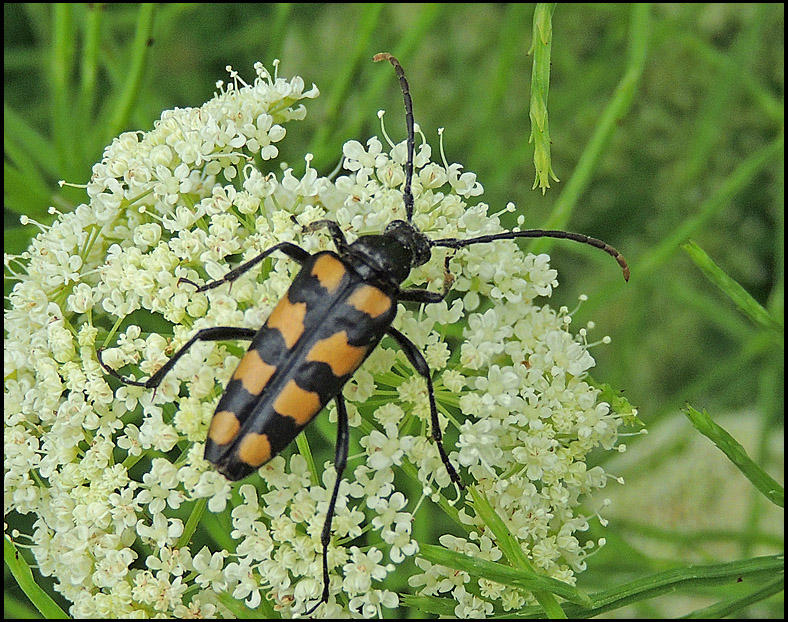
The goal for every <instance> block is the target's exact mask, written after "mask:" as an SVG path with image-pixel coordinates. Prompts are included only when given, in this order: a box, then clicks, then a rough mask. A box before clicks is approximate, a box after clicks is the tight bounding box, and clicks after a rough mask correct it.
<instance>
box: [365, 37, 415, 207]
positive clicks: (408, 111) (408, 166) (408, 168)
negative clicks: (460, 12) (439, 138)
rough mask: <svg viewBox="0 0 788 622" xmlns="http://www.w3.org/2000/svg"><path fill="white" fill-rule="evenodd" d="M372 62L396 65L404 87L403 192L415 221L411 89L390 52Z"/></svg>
mask: <svg viewBox="0 0 788 622" xmlns="http://www.w3.org/2000/svg"><path fill="white" fill-rule="evenodd" d="M372 60H373V61H375V62H376V63H377V62H378V61H381V60H387V61H389V62H390V63H391V64H392V65H394V71H395V72H396V73H397V77H398V78H399V84H400V87H402V97H403V98H404V99H405V124H406V125H407V126H408V161H407V162H406V163H405V188H404V189H403V191H402V198H403V199H404V201H405V213H406V214H407V216H408V222H410V221H411V220H412V219H413V193H412V192H411V189H410V186H411V182H412V181H413V151H414V146H415V144H416V140H415V138H414V129H413V125H414V123H413V100H412V99H411V97H410V87H409V86H408V81H407V79H406V78H405V70H404V69H403V68H402V65H400V64H399V61H398V60H397V58H396V57H395V56H392V55H391V54H389V53H388V52H381V53H380V54H375V56H373V57H372Z"/></svg>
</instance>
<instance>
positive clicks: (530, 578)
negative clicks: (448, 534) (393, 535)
mask: <svg viewBox="0 0 788 622" xmlns="http://www.w3.org/2000/svg"><path fill="white" fill-rule="evenodd" d="M419 555H420V556H421V557H423V558H424V559H426V560H427V561H429V562H432V563H433V564H440V565H441V566H448V567H449V568H455V569H457V570H462V571H463V572H467V573H468V574H469V575H471V576H472V577H475V578H479V579H488V580H490V581H495V582H496V583H502V584H504V585H511V586H512V587H517V588H520V589H523V590H528V591H529V592H533V593H537V592H543V593H544V592H548V593H549V594H550V596H552V595H553V594H555V595H557V596H560V597H561V598H564V599H566V600H568V601H569V602H573V603H576V604H579V605H581V606H586V607H589V606H591V605H592V601H591V599H590V598H589V597H588V596H587V595H586V594H583V593H582V592H580V590H578V589H577V588H575V587H574V586H573V585H569V584H568V583H564V582H563V581H558V580H557V579H553V578H551V577H545V576H542V575H538V574H535V573H531V572H528V571H527V570H521V569H518V568H512V567H511V566H506V565H504V564H499V563H497V562H491V561H487V560H484V559H479V558H477V557H471V556H470V555H465V554H464V553H458V552H457V551H450V550H448V549H445V548H443V547H441V546H435V545H434V544H422V545H421V546H420V547H419Z"/></svg>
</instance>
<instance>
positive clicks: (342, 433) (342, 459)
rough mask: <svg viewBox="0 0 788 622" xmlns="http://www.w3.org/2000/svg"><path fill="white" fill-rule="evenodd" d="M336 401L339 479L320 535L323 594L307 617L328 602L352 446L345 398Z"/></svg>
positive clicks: (335, 462) (337, 471)
mask: <svg viewBox="0 0 788 622" xmlns="http://www.w3.org/2000/svg"><path fill="white" fill-rule="evenodd" d="M334 401H335V402H336V404H337V445H336V452H335V454H334V470H335V471H336V473H337V478H336V480H335V481H334V491H333V492H332V493H331V501H329V503H328V511H327V512H326V520H325V522H324V523H323V533H322V534H321V535H320V543H321V544H322V545H323V594H322V595H321V597H320V600H319V601H318V602H317V604H316V605H314V606H312V607H311V608H310V609H309V611H307V612H306V613H305V614H304V615H306V616H308V615H309V614H311V613H312V612H313V611H314V610H315V609H317V608H318V607H319V606H320V604H321V603H327V602H328V543H329V542H330V541H331V522H332V521H333V520H334V509H335V507H336V503H337V495H339V484H340V482H341V481H342V473H343V472H344V471H345V466H346V465H347V453H348V446H349V444H350V435H349V433H348V421H347V420H348V416H347V409H346V408H345V398H343V397H342V394H341V393H340V394H339V395H337V396H336V397H335V398H334Z"/></svg>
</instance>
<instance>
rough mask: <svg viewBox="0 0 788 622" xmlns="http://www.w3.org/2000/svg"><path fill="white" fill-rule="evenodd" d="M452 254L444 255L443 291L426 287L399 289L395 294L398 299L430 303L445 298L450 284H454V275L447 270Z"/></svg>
mask: <svg viewBox="0 0 788 622" xmlns="http://www.w3.org/2000/svg"><path fill="white" fill-rule="evenodd" d="M453 256H454V255H453V254H452V255H446V258H445V259H444V261H443V274H444V277H443V291H442V292H431V291H429V290H426V289H401V290H400V291H399V293H398V294H397V299H398V300H406V301H408V302H421V303H423V304H432V303H434V302H440V301H441V300H443V299H444V298H446V296H447V294H448V293H449V291H450V290H451V286H452V285H454V275H453V274H452V273H451V272H450V271H449V262H450V261H451V258H452V257H453Z"/></svg>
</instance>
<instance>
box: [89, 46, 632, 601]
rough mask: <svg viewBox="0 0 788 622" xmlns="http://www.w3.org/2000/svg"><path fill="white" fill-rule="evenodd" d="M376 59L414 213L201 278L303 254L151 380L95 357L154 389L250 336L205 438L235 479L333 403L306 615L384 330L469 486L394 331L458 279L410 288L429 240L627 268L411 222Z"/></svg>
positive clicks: (414, 351)
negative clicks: (321, 245)
mask: <svg viewBox="0 0 788 622" xmlns="http://www.w3.org/2000/svg"><path fill="white" fill-rule="evenodd" d="M373 60H375V61H381V60H387V61H389V62H390V63H391V64H392V65H393V66H394V70H395V72H396V74H397V77H398V78H399V83H400V86H401V88H402V94H403V98H404V100H405V119H406V124H407V133H408V136H407V161H406V164H405V184H404V188H403V191H402V196H403V201H404V203H405V213H406V220H394V221H392V222H391V223H389V224H388V225H387V226H386V228H385V230H384V231H383V233H382V234H380V235H363V236H361V237H359V238H358V239H356V240H355V241H354V242H352V243H348V242H347V240H346V239H345V236H344V234H343V232H342V230H341V229H340V227H339V224H338V223H336V222H334V221H332V220H318V221H316V222H313V223H311V224H309V225H307V226H306V227H304V231H316V230H318V229H323V228H325V229H327V230H328V232H329V233H330V235H331V237H332V238H333V242H334V245H335V246H336V249H337V252H332V251H321V252H318V253H315V254H312V255H310V254H309V253H308V252H307V251H305V250H304V249H302V248H300V247H299V246H297V245H295V244H292V243H291V242H280V243H279V244H275V245H274V246H272V247H271V248H269V249H267V250H265V251H263V252H262V253H260V254H259V255H257V256H256V257H254V258H253V259H250V260H249V261H247V262H245V263H243V264H241V265H240V266H238V267H237V268H234V269H232V270H230V271H229V272H228V273H227V274H226V275H225V276H224V277H223V278H221V279H218V280H216V281H211V282H209V283H206V284H204V285H202V286H198V285H197V284H196V283H194V282H193V281H190V280H189V279H185V278H181V279H180V280H179V283H180V282H181V281H183V282H185V283H188V284H190V285H192V286H194V287H196V288H197V290H196V291H197V292H204V291H207V290H209V289H213V288H215V287H218V286H220V285H222V284H223V283H232V282H233V281H235V280H236V279H237V278H238V277H239V276H241V275H242V274H243V273H245V272H247V271H248V270H250V269H251V268H252V267H254V266H255V265H257V264H259V263H260V262H261V261H262V260H263V259H265V258H266V257H268V256H269V255H270V254H271V253H273V252H275V251H280V252H282V253H284V254H285V255H287V256H288V257H290V258H291V259H293V260H294V261H296V262H298V263H299V264H300V265H301V270H300V272H299V273H298V275H297V276H296V277H295V280H294V281H293V283H292V285H291V286H290V289H289V290H288V291H287V293H286V294H285V296H284V297H283V298H282V299H281V300H280V301H279V303H278V304H277V305H276V307H275V308H274V310H273V311H272V312H271V315H270V316H269V317H268V320H267V321H266V322H265V324H263V326H262V327H261V328H260V329H259V330H257V331H255V330H252V329H250V328H238V327H228V326H216V327H213V328H204V329H202V330H199V331H197V333H196V334H195V335H194V336H193V337H192V338H191V339H189V341H187V342H186V344H185V345H184V346H183V347H182V348H181V349H180V350H178V351H177V352H176V353H175V354H174V355H173V356H172V358H170V360H169V361H167V363H165V364H164V365H163V366H162V367H161V368H160V369H159V370H158V371H157V372H156V373H154V374H153V375H152V376H151V377H150V378H149V379H148V380H146V381H138V380H132V379H129V378H126V377H123V376H121V375H120V374H119V373H118V372H117V371H115V370H113V369H111V368H109V367H107V366H106V365H105V364H104V362H103V361H102V359H101V351H99V352H98V359H99V362H100V363H101V365H102V367H103V368H104V369H105V370H106V371H107V373H109V374H111V375H112V376H114V377H116V378H119V379H120V380H121V381H123V382H124V383H126V384H130V385H134V386H139V387H145V388H147V389H153V388H155V387H157V386H159V384H160V383H161V381H162V379H163V378H164V376H165V375H166V374H167V372H169V371H170V370H171V369H172V368H173V366H174V365H175V363H176V362H177V361H178V359H179V358H181V357H182V356H183V355H184V353H185V352H186V351H187V350H188V349H189V348H190V347H191V346H192V345H193V344H194V343H196V342H197V341H224V340H230V339H244V340H251V342H252V344H251V346H250V347H249V350H248V351H247V353H246V354H245V355H244V357H243V359H241V362H240V363H239V365H238V368H237V369H236V370H235V373H234V374H233V376H232V378H231V380H230V382H229V383H228V385H227V388H226V390H225V392H224V394H223V395H222V397H221V399H220V400H219V403H218V405H217V407H216V412H215V414H214V415H213V419H212V420H211V425H210V428H209V430H208V439H207V440H206V443H205V459H206V460H208V461H209V462H211V463H212V464H213V465H214V466H215V467H216V468H217V469H218V470H219V472H220V473H222V474H223V475H224V476H225V477H227V478H228V479H230V480H233V481H235V480H239V479H241V478H243V477H246V476H247V475H249V474H250V473H252V471H254V470H256V469H257V468H258V467H260V466H262V465H263V464H265V463H266V462H268V461H269V460H270V459H271V458H273V457H274V456H275V455H277V454H278V453H279V452H280V451H282V450H283V449H284V448H285V447H287V445H289V444H290V442H291V441H292V440H293V439H294V438H295V437H296V435H297V434H298V433H299V432H300V431H301V430H303V429H304V427H306V425H307V424H308V423H309V422H310V421H311V420H312V419H314V417H315V416H316V415H317V414H318V413H319V412H320V411H321V410H322V409H323V407H324V406H325V405H326V404H327V403H328V402H329V401H330V400H332V399H333V400H334V402H335V403H336V406H337V413H338V418H337V419H338V421H337V442H336V449H335V457H334V464H335V467H336V474H337V475H336V481H335V482H334V489H333V492H332V494H331V500H330V502H329V505H328V512H327V513H326V518H325V523H324V525H323V531H322V534H321V544H322V549H323V592H322V596H321V598H320V600H319V601H318V602H317V604H315V605H314V606H313V607H311V608H310V609H309V611H307V614H309V613H312V612H313V611H314V610H315V609H316V608H317V607H318V606H319V605H320V604H321V603H325V602H328V587H329V578H328V563H327V552H328V544H329V541H330V538H331V521H332V519H333V517H334V508H335V505H336V500H337V493H338V491H339V483H340V481H341V479H342V474H343V472H344V470H345V465H346V463H347V455H348V415H347V410H346V408H345V401H344V398H343V397H342V387H343V386H344V385H345V383H347V381H348V380H349V379H350V377H351V376H352V375H353V373H354V372H355V370H356V369H358V367H359V366H360V365H361V363H363V362H364V360H365V359H366V358H367V357H368V356H369V355H370V353H371V352H372V350H373V349H374V348H375V346H377V344H378V343H379V342H380V340H381V339H382V338H383V336H384V335H389V336H390V337H392V338H393V339H394V341H396V342H397V343H398V344H399V346H400V347H401V348H402V350H403V351H404V352H405V355H406V357H407V358H408V360H409V361H410V363H411V364H412V365H413V367H414V368H415V369H416V372H418V373H419V374H420V375H421V376H423V377H424V379H425V381H426V382H427V394H428V398H429V406H430V418H431V425H432V438H433V439H434V441H435V444H436V445H437V448H438V452H439V453H440V457H441V460H442V461H443V464H444V466H445V467H446V470H447V471H448V473H449V476H450V477H451V480H452V481H453V482H454V483H456V484H457V485H458V486H459V487H462V482H461V481H460V478H459V476H458V475H457V471H456V470H455V469H454V467H453V466H452V464H451V462H450V461H449V457H448V455H447V454H446V450H445V449H444V447H443V444H442V441H441V438H442V434H441V429H440V424H439V421H438V410H437V407H436V405H435V393H434V391H433V386H432V378H431V377H430V369H429V367H428V366H427V362H426V361H425V359H424V356H423V355H422V354H421V352H420V351H419V349H418V347H417V346H416V345H415V344H414V343H413V342H411V341H410V340H409V339H408V338H407V337H406V336H405V335H403V334H402V333H401V332H399V331H398V330H397V329H395V328H393V327H392V325H391V324H392V322H393V321H394V316H395V315H396V311H397V302H399V301H403V302H416V303H422V304H430V303H436V302H440V301H442V300H443V299H444V298H445V297H446V295H447V294H448V291H449V289H450V287H451V282H452V279H451V275H450V273H449V258H448V257H447V259H446V261H445V271H446V279H445V280H444V287H443V291H442V292H432V291H428V290H426V289H402V288H401V287H400V284H401V283H403V282H404V281H405V279H406V278H407V277H408V274H409V273H410V270H411V269H412V268H414V267H416V266H420V265H422V264H424V263H426V262H427V261H429V259H430V257H431V253H432V249H433V248H441V247H443V248H451V249H460V248H464V247H466V246H470V245H472V244H484V243H488V242H494V241H495V240H512V239H515V238H540V237H550V238H564V239H568V240H574V241H576V242H581V243H583V244H590V245H591V246H595V247H596V248H599V249H602V250H603V251H605V252H606V253H608V254H609V255H612V256H613V257H614V258H615V259H616V261H617V262H618V263H619V265H620V266H621V268H622V270H623V273H624V279H625V280H629V268H628V266H627V263H626V261H625V260H624V258H623V256H622V255H621V253H619V252H618V251H617V250H615V249H614V248H613V247H611V246H609V245H608V244H606V243H604V242H602V241H601V240H597V239H596V238H591V237H588V236H586V235H582V234H579V233H567V232H565V231H543V230H540V229H530V230H525V231H506V232H502V233H495V234H490V235H483V236H479V237H475V238H469V239H464V240H463V239H457V238H443V239H439V240H431V239H429V238H428V237H427V236H426V235H424V234H423V233H421V232H420V231H419V230H418V229H416V227H415V226H414V225H413V224H412V222H411V221H412V219H413V194H412V192H411V182H412V179H413V152H414V144H415V140H414V121H413V103H412V100H411V96H410V89H409V87H408V82H407V80H406V79H405V72H404V71H403V69H402V66H401V65H400V63H399V61H398V60H397V59H396V58H395V57H394V56H392V55H391V54H388V53H381V54H376V55H375V56H374V58H373Z"/></svg>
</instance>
